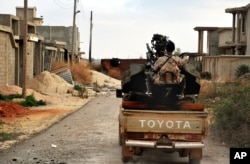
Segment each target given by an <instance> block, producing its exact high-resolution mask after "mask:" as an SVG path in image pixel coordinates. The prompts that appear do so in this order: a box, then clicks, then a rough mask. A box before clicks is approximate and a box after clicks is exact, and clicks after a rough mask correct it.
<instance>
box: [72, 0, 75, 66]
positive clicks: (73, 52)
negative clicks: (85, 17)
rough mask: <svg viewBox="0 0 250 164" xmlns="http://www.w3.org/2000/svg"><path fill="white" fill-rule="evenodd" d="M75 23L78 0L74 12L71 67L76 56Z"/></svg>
mask: <svg viewBox="0 0 250 164" xmlns="http://www.w3.org/2000/svg"><path fill="white" fill-rule="evenodd" d="M75 22H76V0H74V11H73V25H72V41H71V42H72V45H71V46H72V47H71V66H72V65H73V59H74V54H75V26H76V25H75V24H76V23H75Z"/></svg>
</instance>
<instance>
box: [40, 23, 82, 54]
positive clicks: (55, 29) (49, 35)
mask: <svg viewBox="0 0 250 164" xmlns="http://www.w3.org/2000/svg"><path fill="white" fill-rule="evenodd" d="M36 30H37V33H38V34H39V35H41V36H43V37H44V40H45V41H46V42H47V43H48V42H54V41H61V42H65V43H66V45H65V48H66V49H67V52H68V57H67V58H68V59H71V54H72V50H71V49H72V34H73V32H72V31H73V27H72V26H70V27H65V26H37V28H36ZM79 36H80V33H79V31H78V28H77V27H76V28H75V36H74V43H73V44H74V45H75V46H74V58H78V57H80V37H79Z"/></svg>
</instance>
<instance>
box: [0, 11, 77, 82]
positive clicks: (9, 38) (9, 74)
mask: <svg viewBox="0 0 250 164" xmlns="http://www.w3.org/2000/svg"><path fill="white" fill-rule="evenodd" d="M36 11H37V9H36V7H29V8H28V15H27V16H28V42H27V49H26V50H27V55H26V56H27V62H26V78H27V79H29V78H33V77H34V76H36V75H38V74H40V73H41V72H43V71H45V70H47V71H52V65H53V63H56V62H63V63H68V61H69V59H71V58H70V56H69V54H70V53H71V47H72V29H73V28H72V26H71V27H64V26H42V24H43V17H37V16H36ZM23 24H24V8H23V7H16V15H15V16H14V15H10V14H0V64H1V65H0V85H6V84H10V85H18V86H22V79H23V57H24V55H23V37H24V36H23V35H24V34H23V31H24V30H23ZM79 36H80V34H79V32H78V28H77V27H76V28H75V36H74V38H75V39H74V41H75V42H74V44H76V46H74V47H75V50H74V52H75V53H74V54H75V55H74V57H75V58H76V57H77V56H78V54H80V53H79V51H80V48H79V47H80V38H79Z"/></svg>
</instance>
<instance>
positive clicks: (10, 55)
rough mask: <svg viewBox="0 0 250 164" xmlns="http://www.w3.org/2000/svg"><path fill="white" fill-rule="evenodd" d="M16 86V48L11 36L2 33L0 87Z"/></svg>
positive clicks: (0, 38) (0, 36) (0, 33)
mask: <svg viewBox="0 0 250 164" xmlns="http://www.w3.org/2000/svg"><path fill="white" fill-rule="evenodd" d="M6 84H10V85H14V84H15V48H13V47H12V44H11V41H10V37H9V34H8V33H7V32H3V31H0V85H6Z"/></svg>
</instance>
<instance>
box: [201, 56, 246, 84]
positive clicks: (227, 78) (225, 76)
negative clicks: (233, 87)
mask: <svg viewBox="0 0 250 164" xmlns="http://www.w3.org/2000/svg"><path fill="white" fill-rule="evenodd" d="M203 62H204V64H203V67H204V68H203V70H204V72H210V73H211V75H212V79H213V80H215V81H222V82H234V81H236V80H237V79H236V76H235V71H236V69H237V68H238V67H239V66H240V65H242V64H246V65H249V66H250V64H249V63H250V56H242V55H220V56H206V57H204V58H203Z"/></svg>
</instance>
